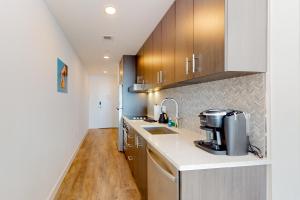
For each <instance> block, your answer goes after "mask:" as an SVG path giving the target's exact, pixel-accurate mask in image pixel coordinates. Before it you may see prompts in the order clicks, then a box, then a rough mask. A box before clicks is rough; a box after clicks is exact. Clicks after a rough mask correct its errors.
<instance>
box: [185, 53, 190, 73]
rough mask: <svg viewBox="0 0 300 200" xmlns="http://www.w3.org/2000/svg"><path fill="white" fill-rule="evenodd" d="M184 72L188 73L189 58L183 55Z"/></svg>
mask: <svg viewBox="0 0 300 200" xmlns="http://www.w3.org/2000/svg"><path fill="white" fill-rule="evenodd" d="M185 74H186V75H188V74H189V58H188V57H185Z"/></svg>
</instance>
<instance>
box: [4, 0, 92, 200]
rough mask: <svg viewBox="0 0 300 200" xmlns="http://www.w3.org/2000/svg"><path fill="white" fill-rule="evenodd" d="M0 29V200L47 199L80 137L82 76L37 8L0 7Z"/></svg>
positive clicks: (34, 2) (34, 4)
mask: <svg viewBox="0 0 300 200" xmlns="http://www.w3.org/2000/svg"><path fill="white" fill-rule="evenodd" d="M67 12H69V11H67ZM0 25H1V31H0V38H1V39H0V199H9V200H20V199H22V200H41V199H46V198H47V197H48V196H49V194H50V193H51V190H52V189H53V187H54V186H55V184H56V183H57V182H58V180H59V178H60V176H61V175H62V173H63V171H64V169H65V168H66V167H67V165H68V162H69V160H70V158H71V157H72V154H73V152H74V151H75V150H76V148H77V146H78V145H79V143H80V142H81V140H82V138H83V136H84V135H85V133H86V130H87V126H88V99H87V96H88V95H87V93H86V92H87V90H88V85H87V84H88V82H87V75H86V72H85V70H84V69H83V67H82V66H81V64H80V61H79V59H78V58H77V56H76V54H75V53H74V51H73V50H72V48H71V46H70V45H69V43H68V41H67V40H66V38H65V37H64V34H63V33H62V31H61V29H60V28H59V27H58V25H57V24H56V22H55V20H54V18H53V17H52V15H51V14H50V13H49V11H48V9H47V7H46V5H45V3H44V1H42V0H26V1H24V0H1V1H0ZM57 57H60V58H61V59H62V60H63V61H64V62H65V63H66V64H68V65H69V93H68V94H60V93H57V92H56V59H57Z"/></svg>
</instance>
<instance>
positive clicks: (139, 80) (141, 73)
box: [136, 46, 145, 83]
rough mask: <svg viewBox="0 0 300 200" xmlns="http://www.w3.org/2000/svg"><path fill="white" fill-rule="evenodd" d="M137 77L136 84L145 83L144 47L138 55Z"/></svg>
mask: <svg viewBox="0 0 300 200" xmlns="http://www.w3.org/2000/svg"><path fill="white" fill-rule="evenodd" d="M136 71H137V77H136V82H137V83H144V80H145V77H144V46H142V47H141V49H140V50H139V52H138V53H137V67H136Z"/></svg>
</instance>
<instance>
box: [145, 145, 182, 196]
mask: <svg viewBox="0 0 300 200" xmlns="http://www.w3.org/2000/svg"><path fill="white" fill-rule="evenodd" d="M147 161H148V162H147V163H148V164H147V165H148V167H147V168H148V170H147V175H148V200H178V199H179V173H178V171H177V169H176V168H175V167H174V166H173V165H172V164H171V163H169V162H168V161H167V160H166V159H165V158H164V157H163V156H162V155H161V154H160V153H158V152H157V151H156V150H155V149H154V148H153V147H151V146H150V145H148V147H147Z"/></svg>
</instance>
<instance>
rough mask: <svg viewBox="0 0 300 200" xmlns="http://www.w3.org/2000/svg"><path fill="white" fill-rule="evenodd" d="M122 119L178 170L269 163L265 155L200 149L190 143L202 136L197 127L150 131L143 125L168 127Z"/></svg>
mask: <svg viewBox="0 0 300 200" xmlns="http://www.w3.org/2000/svg"><path fill="white" fill-rule="evenodd" d="M124 120H125V121H126V122H127V123H128V124H129V125H130V126H131V127H132V128H134V129H135V130H136V131H137V132H138V133H139V134H140V135H141V136H142V137H143V138H144V139H145V140H146V141H147V142H148V143H149V144H150V145H151V146H153V147H154V148H155V149H156V150H157V151H159V152H160V153H161V154H162V155H163V156H165V158H166V159H167V160H169V162H171V163H172V164H173V165H174V166H175V167H176V168H177V169H178V170H179V171H187V170H201V169H216V168H227V167H245V166H257V165H268V164H270V163H271V162H270V161H269V160H268V159H267V158H263V159H259V158H258V157H256V156H254V155H253V154H250V153H249V154H248V155H246V156H227V155H213V154H210V153H208V152H206V151H203V150H202V149H200V148H197V147H196V146H194V143H193V142H194V141H195V140H200V139H203V137H204V134H203V133H201V132H200V129H199V133H196V132H193V131H189V130H186V129H181V128H180V129H179V128H174V127H172V128H170V129H171V130H173V131H175V132H178V134H162V135H152V134H150V133H148V132H147V131H146V130H145V129H144V128H143V127H151V126H152V127H153V126H164V127H167V125H165V124H159V123H149V122H145V121H143V120H129V119H128V118H126V117H124ZM168 128H169V127H168Z"/></svg>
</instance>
